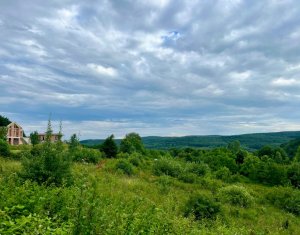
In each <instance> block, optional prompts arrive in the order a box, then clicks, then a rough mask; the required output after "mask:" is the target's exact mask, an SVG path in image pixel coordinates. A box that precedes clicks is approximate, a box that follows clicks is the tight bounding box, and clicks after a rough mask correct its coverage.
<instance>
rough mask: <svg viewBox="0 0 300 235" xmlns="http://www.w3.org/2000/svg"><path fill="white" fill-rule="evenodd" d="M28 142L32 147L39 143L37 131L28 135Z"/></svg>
mask: <svg viewBox="0 0 300 235" xmlns="http://www.w3.org/2000/svg"><path fill="white" fill-rule="evenodd" d="M30 142H31V144H32V145H33V146H34V145H37V144H39V143H40V140H39V134H38V132H37V131H34V132H32V133H30Z"/></svg>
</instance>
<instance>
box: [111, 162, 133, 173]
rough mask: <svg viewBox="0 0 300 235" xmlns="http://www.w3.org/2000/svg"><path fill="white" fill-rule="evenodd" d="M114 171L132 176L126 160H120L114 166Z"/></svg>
mask: <svg viewBox="0 0 300 235" xmlns="http://www.w3.org/2000/svg"><path fill="white" fill-rule="evenodd" d="M115 169H116V170H119V171H121V172H122V173H124V174H126V175H132V174H133V167H132V165H131V164H130V162H129V161H128V160H125V159H122V160H119V161H118V162H117V163H116V165H115Z"/></svg>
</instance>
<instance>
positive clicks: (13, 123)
mask: <svg viewBox="0 0 300 235" xmlns="http://www.w3.org/2000/svg"><path fill="white" fill-rule="evenodd" d="M12 125H16V126H18V127H19V128H21V129H22V127H21V126H20V125H19V124H18V123H16V122H11V123H10V124H8V125H7V127H10V126H12Z"/></svg>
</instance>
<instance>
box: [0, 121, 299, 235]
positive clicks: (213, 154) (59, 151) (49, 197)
mask: <svg viewBox="0 0 300 235" xmlns="http://www.w3.org/2000/svg"><path fill="white" fill-rule="evenodd" d="M47 132H48V133H49V134H50V133H51V125H50V124H49V126H48V131H47ZM128 136H130V138H128ZM131 137H134V138H131ZM138 137H139V136H138V135H134V136H132V135H127V136H126V137H125V139H126V138H127V139H126V141H124V143H126V145H123V146H126V148H120V149H119V150H118V149H117V148H116V143H115V142H114V139H113V136H110V137H109V138H108V141H107V142H108V144H106V145H105V148H101V149H100V150H101V151H99V149H89V148H85V147H84V146H81V145H80V143H79V139H78V138H77V136H76V135H72V137H71V138H70V141H69V142H68V144H64V143H62V141H61V140H60V141H58V142H57V143H50V142H49V141H46V142H45V143H41V144H37V145H35V146H18V147H13V148H11V150H10V154H9V155H8V157H5V158H4V155H3V154H1V153H0V155H1V156H2V157H0V234H299V233H300V229H299V228H300V194H299V182H300V163H299V158H298V155H297V154H298V152H296V153H295V154H294V155H293V156H289V155H288V154H286V152H285V150H284V149H283V148H280V147H278V146H277V147H272V146H271V147H263V148H261V149H260V150H259V151H256V152H249V151H247V150H245V149H243V147H242V145H240V144H239V143H238V142H237V141H234V142H233V143H229V144H228V145H227V146H226V147H219V148H214V149H195V148H183V149H179V148H173V149H170V150H168V151H162V150H149V149H146V148H145V147H144V146H143V143H142V142H141V141H140V138H138ZM47 140H49V138H47ZM128 140H129V141H128ZM137 144H138V145H137ZM132 145H133V146H135V147H130V146H132ZM110 146H111V147H110ZM128 146H129V147H128ZM128 149H129V150H130V151H128ZM104 150H105V151H106V152H104ZM102 151H103V152H102ZM110 151H112V152H113V154H112V155H109V154H110ZM16 159H17V160H16ZM72 162H73V163H72Z"/></svg>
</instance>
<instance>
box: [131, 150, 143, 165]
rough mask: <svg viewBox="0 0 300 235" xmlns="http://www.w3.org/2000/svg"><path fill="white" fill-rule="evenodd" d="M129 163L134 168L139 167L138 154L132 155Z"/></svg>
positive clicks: (139, 159)
mask: <svg viewBox="0 0 300 235" xmlns="http://www.w3.org/2000/svg"><path fill="white" fill-rule="evenodd" d="M129 162H130V163H131V164H132V165H134V166H141V165H142V158H141V156H140V155H139V154H138V153H133V154H131V155H130V157H129Z"/></svg>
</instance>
